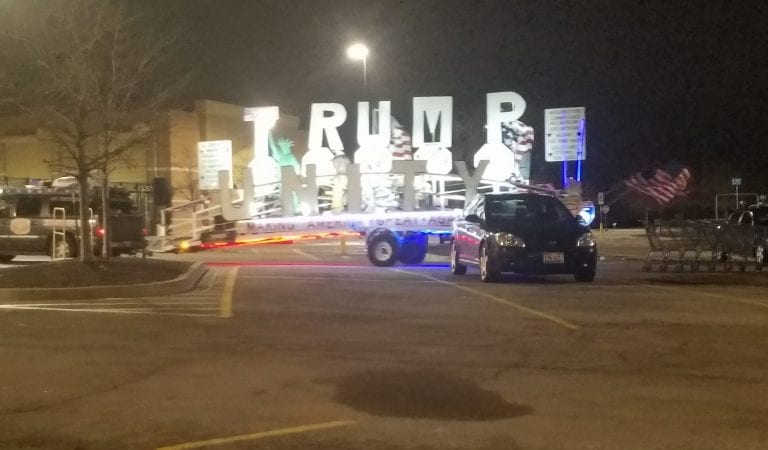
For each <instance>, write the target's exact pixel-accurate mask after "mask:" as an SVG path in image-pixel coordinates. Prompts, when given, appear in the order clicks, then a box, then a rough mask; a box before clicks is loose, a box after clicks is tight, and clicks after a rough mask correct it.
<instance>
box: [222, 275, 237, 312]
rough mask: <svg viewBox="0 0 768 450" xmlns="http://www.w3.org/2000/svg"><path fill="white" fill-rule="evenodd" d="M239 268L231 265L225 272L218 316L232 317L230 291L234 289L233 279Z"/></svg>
mask: <svg viewBox="0 0 768 450" xmlns="http://www.w3.org/2000/svg"><path fill="white" fill-rule="evenodd" d="M239 269H240V268H239V267H233V268H232V269H230V271H229V273H228V274H227V280H226V281H225V282H224V291H223V292H222V293H221V300H220V301H219V317H232V292H233V291H234V290H235V279H236V278H237V271H238V270H239Z"/></svg>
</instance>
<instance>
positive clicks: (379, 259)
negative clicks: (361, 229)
mask: <svg viewBox="0 0 768 450" xmlns="http://www.w3.org/2000/svg"><path fill="white" fill-rule="evenodd" d="M399 247H400V242H399V239H398V238H397V236H396V235H395V233H393V232H392V231H390V230H388V229H386V228H377V229H375V230H373V232H372V233H371V234H370V235H369V236H368V260H369V261H371V264H373V265H374V266H379V267H391V266H394V265H395V261H397V255H398V252H399Z"/></svg>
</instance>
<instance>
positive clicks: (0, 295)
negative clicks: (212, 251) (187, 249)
mask: <svg viewBox="0 0 768 450" xmlns="http://www.w3.org/2000/svg"><path fill="white" fill-rule="evenodd" d="M207 271H208V267H207V266H206V264H205V263H203V262H196V263H194V264H193V265H192V267H191V268H190V269H189V270H188V271H187V272H186V273H183V274H181V275H179V276H178V277H176V278H174V279H173V280H168V281H156V282H154V283H146V284H131V285H111V286H84V287H74V288H46V289H41V288H7V289H0V299H2V300H52V299H53V300H84V299H97V298H109V297H121V298H133V297H148V296H156V295H172V294H181V293H183V292H187V291H189V290H191V289H192V288H194V287H195V285H197V282H198V281H200V278H202V277H203V275H205V273H206V272H207Z"/></svg>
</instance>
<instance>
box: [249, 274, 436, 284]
mask: <svg viewBox="0 0 768 450" xmlns="http://www.w3.org/2000/svg"><path fill="white" fill-rule="evenodd" d="M240 277H241V278H248V279H257V280H296V277H295V276H286V275H282V276H281V275H240ZM301 280H302V281H304V280H322V281H327V280H330V281H343V282H345V283H350V282H352V283H353V282H361V283H370V282H381V283H391V282H393V281H398V282H399V281H404V280H393V279H392V278H358V277H355V278H342V277H318V276H312V277H301ZM405 282H410V283H436V281H434V280H405Z"/></svg>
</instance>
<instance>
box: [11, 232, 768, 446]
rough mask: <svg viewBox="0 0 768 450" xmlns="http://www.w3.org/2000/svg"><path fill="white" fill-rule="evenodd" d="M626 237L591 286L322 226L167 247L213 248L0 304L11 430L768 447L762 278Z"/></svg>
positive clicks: (242, 440) (24, 434) (155, 440)
mask: <svg viewBox="0 0 768 450" xmlns="http://www.w3.org/2000/svg"><path fill="white" fill-rule="evenodd" d="M612 231H613V230H612ZM609 233H610V232H609ZM606 234H607V233H606ZM619 234H620V233H617V234H613V235H611V237H606V236H603V238H602V240H601V254H602V255H603V256H605V258H604V259H603V260H602V261H601V262H600V263H599V267H598V277H597V279H596V281H595V282H594V283H577V282H575V281H574V280H573V278H572V277H569V276H550V277H520V276H506V277H505V279H504V282H503V283H499V284H484V283H481V282H480V280H479V277H478V274H477V272H476V271H475V270H472V269H470V271H469V273H468V274H467V275H465V276H461V277H456V276H452V275H451V274H450V273H449V271H448V269H447V267H446V264H445V261H446V258H445V256H444V253H445V251H444V250H445V249H444V248H440V249H437V250H436V251H434V252H432V253H431V255H430V256H429V260H428V264H426V265H425V266H408V267H404V266H402V267H401V266H398V267H394V268H376V267H372V266H370V265H368V264H367V262H366V261H365V256H364V246H363V245H362V243H361V242H356V241H354V240H353V241H350V242H347V245H346V248H345V249H344V251H343V252H342V248H341V246H340V245H339V242H338V241H310V242H302V243H297V244H293V245H269V246H258V247H233V248H227V249H221V250H215V251H209V252H201V253H190V254H182V255H164V256H162V257H164V258H176V259H190V260H204V261H206V262H208V263H209V272H208V273H207V274H206V275H205V276H204V277H203V279H202V280H201V282H200V283H199V285H198V287H197V289H195V290H193V291H191V292H188V293H185V294H178V295H170V296H162V297H151V296H150V297H145V298H138V299H137V298H128V297H126V298H107V299H94V300H87V301H82V302H77V301H65V302H62V301H57V300H56V299H50V300H49V301H41V300H35V301H26V302H22V301H18V302H8V301H4V302H3V304H2V305H0V358H1V359H0V360H2V361H3V370H2V371H0V448H4V449H5V448H9V449H15V448H20V449H30V448H34V449H38V448H39V449H43V448H45V449H47V448H53V449H74V448H80V449H92V448H93V449H115V448H130V449H135V448H139V449H142V448H147V449H151V448H216V449H219V448H222V449H233V448H248V449H261V448H264V449H309V448H311V449H329V450H330V449H359V448H365V449H387V450H399V449H419V450H429V449H481V450H485V449H489V450H490V449H595V448H601V449H602V448H617V449H618V448H621V449H669V448H691V449H694V448H695V449H724V448H733V449H760V448H765V447H766V443H768V427H766V424H768V406H767V405H766V403H765V401H764V399H765V398H768V380H766V377H765V374H766V373H768V347H766V346H765V345H764V344H763V343H764V342H766V341H767V340H768V300H766V296H765V282H766V274H765V273H754V272H746V273H724V272H722V271H718V272H715V273H707V272H704V273H701V272H699V273H691V272H689V271H686V272H681V273H675V272H666V273H661V272H658V271H653V272H642V271H641V270H640V267H641V265H642V262H641V261H640V260H641V259H642V258H643V257H644V256H645V254H646V253H647V247H646V248H644V247H643V244H642V242H641V239H638V238H637V237H636V236H635V237H632V236H631V233H630V236H629V237H627V238H622V237H621V236H619ZM611 239H613V240H614V241H617V242H610V243H609V240H611Z"/></svg>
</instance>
